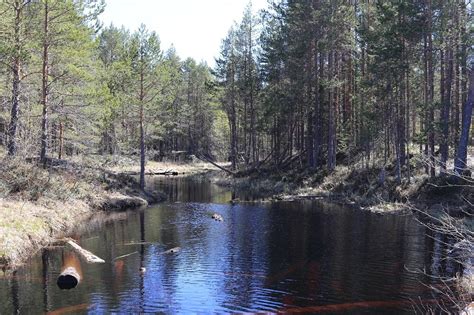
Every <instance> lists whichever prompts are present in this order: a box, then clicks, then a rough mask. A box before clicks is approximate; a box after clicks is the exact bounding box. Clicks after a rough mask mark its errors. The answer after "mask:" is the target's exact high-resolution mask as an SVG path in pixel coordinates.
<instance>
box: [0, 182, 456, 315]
mask: <svg viewBox="0 0 474 315" xmlns="http://www.w3.org/2000/svg"><path fill="white" fill-rule="evenodd" d="M149 184H150V185H154V186H155V187H156V188H158V189H161V190H163V191H165V192H166V193H167V194H168V196H169V201H168V202H166V203H163V204H158V205H155V206H153V207H150V208H148V209H146V210H144V211H138V212H128V213H123V214H117V215H113V216H111V217H101V218H97V219H96V220H93V221H92V222H90V223H88V224H86V225H85V226H82V227H80V229H79V230H78V231H77V232H76V233H73V237H74V238H76V239H77V240H78V242H79V243H80V244H81V246H83V247H84V248H86V249H88V250H90V251H92V252H93V253H95V254H96V255H98V256H100V257H101V258H103V259H105V260H106V263H105V264H93V265H87V264H85V263H84V262H81V261H78V260H77V259H76V258H74V257H72V258H71V256H73V255H72V254H71V253H70V252H68V250H67V249H66V248H64V247H56V248H49V249H46V250H44V251H42V252H41V253H40V254H38V255H37V256H36V257H34V258H33V259H31V260H30V261H29V262H28V263H27V264H26V265H25V266H24V267H23V268H21V269H19V270H18V271H16V272H15V273H14V274H13V275H11V274H3V275H2V272H1V271H0V314H14V313H21V314H37V313H38V314H41V313H48V312H51V314H69V313H74V314H83V313H84V314H87V313H91V314H97V313H99V314H100V313H111V312H116V313H147V312H150V313H154V312H165V313H227V312H229V313H241V312H252V313H253V312H277V311H279V312H307V313H331V314H334V313H337V314H344V313H351V314H353V313H364V314H366V313H367V314H370V313H373V314H380V313H382V312H383V313H386V314H390V313H392V314H403V313H413V312H414V307H413V305H412V302H411V301H420V300H422V301H425V302H426V303H427V304H431V303H433V298H434V296H433V293H432V290H430V289H429V288H428V287H427V285H434V286H439V283H437V281H436V280H435V279H434V278H432V277H428V276H426V275H425V274H423V273H421V272H416V270H421V269H426V270H427V272H429V273H431V274H434V275H440V274H443V275H444V274H452V273H454V272H455V271H456V270H455V268H456V266H455V265H454V264H450V263H449V262H447V261H446V260H443V259H442V256H443V255H442V254H443V251H444V250H445V246H444V245H443V241H442V240H441V239H440V238H439V236H437V235H432V234H430V233H427V231H426V229H425V228H424V227H423V226H421V225H420V224H419V223H418V222H417V221H416V220H415V219H414V218H413V216H411V215H390V214H387V215H380V214H374V213H370V212H366V211H362V210H358V209H354V208H349V207H343V206H341V205H334V204H332V205H331V204H327V203H324V202H317V201H297V202H260V203H240V204H231V203H230V202H229V201H230V200H231V199H232V197H234V196H233V195H232V193H231V191H229V190H228V189H225V188H220V187H217V186H215V185H213V184H211V183H208V182H206V181H202V180H195V179H189V178H159V179H156V180H153V181H150V182H149ZM242 199H245V198H244V197H242ZM214 213H218V214H220V215H222V217H223V218H224V221H223V222H218V221H215V220H213V219H212V218H211V216H212V214H214ZM177 247H179V249H177V250H176V252H172V253H170V252H167V251H168V250H169V249H171V248H177ZM124 255H128V256H125V257H123V258H119V259H117V257H121V256H124ZM71 259H72V260H74V263H75V264H76V267H77V269H78V271H79V272H80V273H81V276H82V279H81V282H80V284H79V285H78V286H77V287H76V288H75V289H72V290H60V289H59V288H58V286H57V284H56V279H57V277H58V275H59V274H60V272H61V269H62V266H63V264H64V262H65V261H70V260H71ZM415 309H416V307H415Z"/></svg>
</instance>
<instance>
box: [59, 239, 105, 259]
mask: <svg viewBox="0 0 474 315" xmlns="http://www.w3.org/2000/svg"><path fill="white" fill-rule="evenodd" d="M65 241H66V244H68V245H69V246H71V247H72V249H74V251H75V252H76V253H78V254H79V255H80V256H81V257H82V258H84V259H85V261H86V262H87V263H88V264H103V263H105V260H103V259H102V258H100V257H97V256H96V255H94V254H92V253H91V252H90V251H88V250H85V249H84V248H82V247H81V246H79V245H78V244H77V243H76V242H74V241H73V240H71V239H67V240H65Z"/></svg>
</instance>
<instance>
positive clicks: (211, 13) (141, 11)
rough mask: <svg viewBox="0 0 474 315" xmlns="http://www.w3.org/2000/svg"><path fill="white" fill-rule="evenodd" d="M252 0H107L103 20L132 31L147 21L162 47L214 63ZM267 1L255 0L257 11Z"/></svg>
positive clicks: (253, 3) (148, 26)
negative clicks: (226, 38)
mask: <svg viewBox="0 0 474 315" xmlns="http://www.w3.org/2000/svg"><path fill="white" fill-rule="evenodd" d="M248 3H249V0H106V4H107V6H106V8H105V11H104V13H102V15H101V17H100V19H101V21H102V22H103V23H104V25H106V26H108V25H110V23H113V24H114V25H115V26H118V27H120V26H122V25H123V26H125V27H126V28H128V29H130V30H131V31H134V30H137V29H138V27H139V26H140V24H142V23H143V24H145V25H146V26H147V28H148V29H149V30H152V31H156V33H157V34H158V35H159V37H160V39H161V47H162V49H163V50H167V49H168V48H170V47H171V45H174V47H175V48H176V51H177V53H178V55H179V56H180V57H181V58H182V59H186V58H187V57H192V58H194V59H195V60H197V61H198V62H199V61H206V62H207V63H208V64H209V65H210V66H213V65H214V57H217V56H218V54H219V49H220V45H221V41H222V39H223V38H224V37H225V36H226V35H227V32H228V30H229V29H230V27H231V26H232V25H233V22H234V21H237V22H239V21H240V20H241V19H242V15H243V12H244V9H245V7H246V6H247V4H248ZM266 7H267V0H252V8H253V11H254V12H257V11H258V10H260V9H263V8H266Z"/></svg>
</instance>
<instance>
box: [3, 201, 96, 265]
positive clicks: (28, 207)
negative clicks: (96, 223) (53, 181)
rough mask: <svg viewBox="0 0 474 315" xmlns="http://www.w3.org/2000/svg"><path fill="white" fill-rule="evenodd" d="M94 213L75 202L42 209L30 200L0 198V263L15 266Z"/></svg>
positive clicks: (58, 203) (57, 203)
mask: <svg viewBox="0 0 474 315" xmlns="http://www.w3.org/2000/svg"><path fill="white" fill-rule="evenodd" d="M92 213H93V210H92V209H91V208H90V207H89V206H88V205H87V204H86V203H85V202H81V201H78V200H75V201H68V202H67V203H64V202H59V201H58V202H56V203H55V204H54V205H53V202H51V203H50V206H49V207H44V206H41V205H38V204H35V203H32V202H29V201H11V200H10V201H6V200H4V199H0V263H1V264H9V265H13V266H15V265H18V264H20V263H21V262H22V261H24V260H25V259H26V258H28V257H30V256H31V255H32V253H34V252H35V251H37V250H38V249H40V248H41V247H42V246H45V245H47V244H49V243H51V242H52V241H53V240H54V238H55V237H62V236H63V235H64V234H66V233H67V231H69V230H70V229H71V228H73V227H74V225H76V224H77V223H78V222H80V221H82V220H85V219H86V218H88V217H89V216H90V215H91V214H92Z"/></svg>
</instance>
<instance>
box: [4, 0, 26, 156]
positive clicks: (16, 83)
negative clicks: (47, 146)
mask: <svg viewBox="0 0 474 315" xmlns="http://www.w3.org/2000/svg"><path fill="white" fill-rule="evenodd" d="M22 9H23V7H22V4H21V3H20V1H18V0H17V1H15V25H14V34H13V37H14V41H15V56H14V58H13V64H12V72H13V73H12V76H13V80H12V108H11V116H10V125H9V126H8V145H7V146H8V155H15V154H16V152H17V149H18V143H17V141H18V139H17V131H18V117H19V114H20V81H21V76H20V71H21V55H20V54H21V36H20V32H21V17H22Z"/></svg>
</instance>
